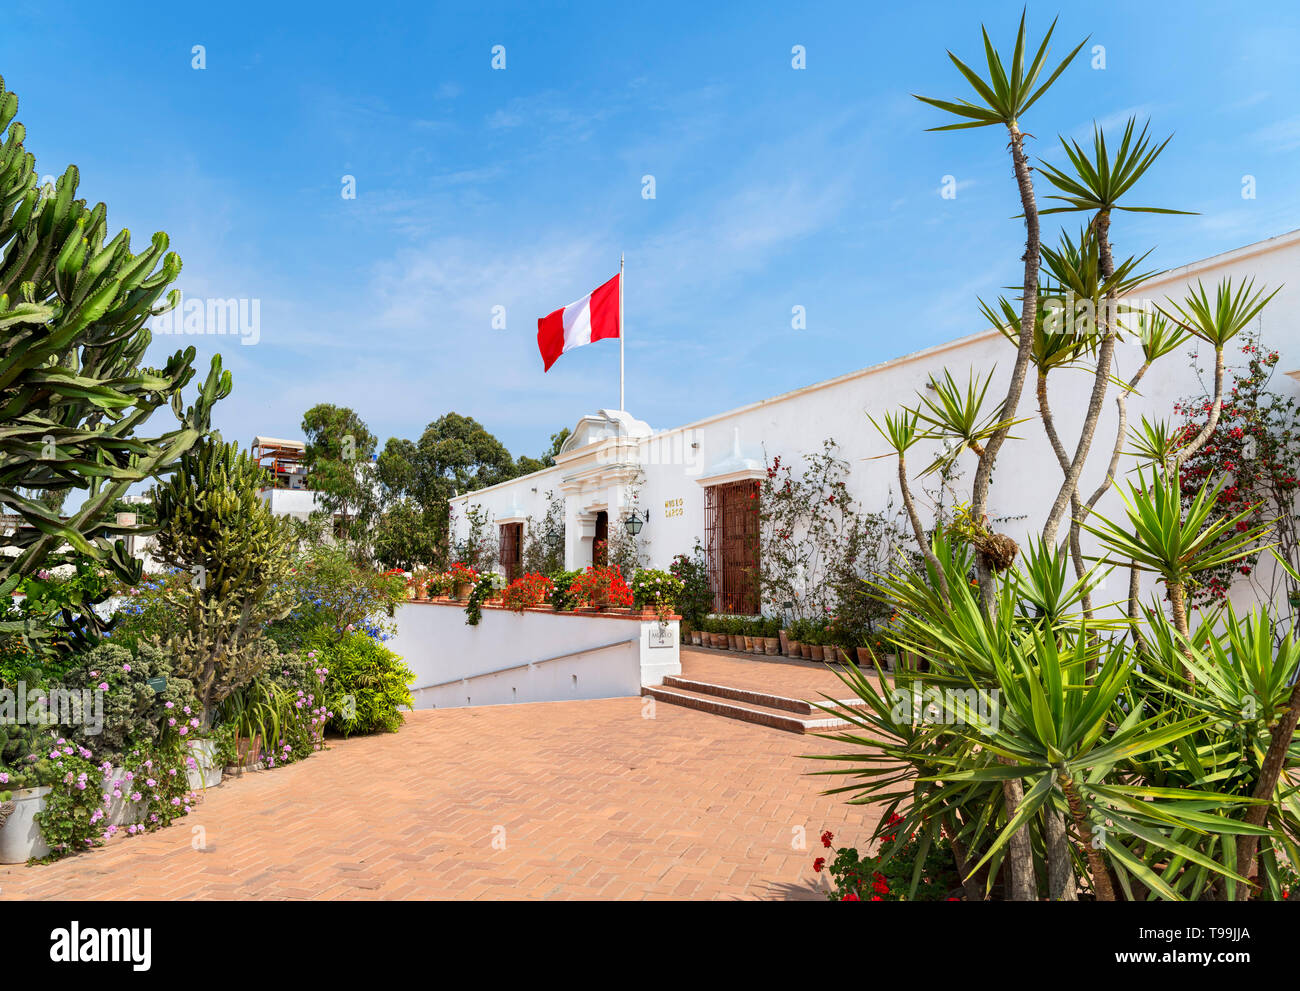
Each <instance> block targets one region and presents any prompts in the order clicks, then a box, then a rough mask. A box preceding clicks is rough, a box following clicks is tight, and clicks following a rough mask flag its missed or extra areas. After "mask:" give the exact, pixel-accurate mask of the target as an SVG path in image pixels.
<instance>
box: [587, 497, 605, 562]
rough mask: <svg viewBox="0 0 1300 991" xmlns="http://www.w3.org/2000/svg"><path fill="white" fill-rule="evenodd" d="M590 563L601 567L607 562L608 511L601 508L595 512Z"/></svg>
mask: <svg viewBox="0 0 1300 991" xmlns="http://www.w3.org/2000/svg"><path fill="white" fill-rule="evenodd" d="M591 563H592V565H593V566H602V567H603V566H604V565H606V564H608V563H609V513H607V512H605V510H603V509H602V510H601V511H600V512H599V513H597V514H596V537H595V539H594V540H592V542H591Z"/></svg>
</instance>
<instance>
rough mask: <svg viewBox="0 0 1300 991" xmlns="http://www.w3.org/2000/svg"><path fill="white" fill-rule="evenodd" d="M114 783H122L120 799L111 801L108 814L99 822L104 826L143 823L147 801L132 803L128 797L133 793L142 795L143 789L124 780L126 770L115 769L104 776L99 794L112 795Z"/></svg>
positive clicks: (147, 808) (147, 807)
mask: <svg viewBox="0 0 1300 991" xmlns="http://www.w3.org/2000/svg"><path fill="white" fill-rule="evenodd" d="M115 781H120V782H122V786H121V787H122V797H121V798H115V799H113V801H112V802H111V803H110V804H109V806H108V814H107V815H106V816H105V817H104V818H103V819H101V820H100V822H102V823H104V825H106V826H133V825H135V824H136V823H138V822H143V821H144V818H145V815H146V813H147V812H148V810H149V800H148V799H147V798H142V799H141V800H140V801H138V802H133V801H131V797H130V796H131V793H132V792H135V791H138V792H140V793H141V794H144V788H143V787H137V786H136V784H135V782H132V781H127V780H126V768H124V767H115V768H113V770H112V771H111V772H110V773H109V774H106V775H105V776H104V780H103V782H102V784H103V787H102V788H101V789H100V794H101V795H112V794H113V783H114V782H115Z"/></svg>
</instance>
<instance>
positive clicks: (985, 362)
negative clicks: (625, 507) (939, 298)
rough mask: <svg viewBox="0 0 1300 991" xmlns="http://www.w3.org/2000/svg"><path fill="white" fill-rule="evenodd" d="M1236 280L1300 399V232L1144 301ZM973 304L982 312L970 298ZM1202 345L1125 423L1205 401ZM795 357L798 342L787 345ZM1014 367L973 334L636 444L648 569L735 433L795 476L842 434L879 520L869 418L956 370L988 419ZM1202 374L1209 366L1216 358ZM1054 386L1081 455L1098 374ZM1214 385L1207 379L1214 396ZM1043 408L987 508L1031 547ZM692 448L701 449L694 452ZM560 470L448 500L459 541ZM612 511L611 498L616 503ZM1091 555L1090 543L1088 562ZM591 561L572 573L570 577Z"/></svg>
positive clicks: (1160, 376)
mask: <svg viewBox="0 0 1300 991" xmlns="http://www.w3.org/2000/svg"><path fill="white" fill-rule="evenodd" d="M1229 276H1230V277H1231V278H1232V279H1233V282H1234V286H1235V285H1237V284H1240V283H1241V282H1242V281H1243V280H1246V279H1254V280H1255V283H1256V288H1258V287H1259V286H1262V285H1266V286H1268V287H1269V290H1270V291H1271V290H1272V289H1274V288H1277V287H1278V286H1282V288H1281V291H1280V292H1278V294H1277V296H1276V297H1275V298H1274V299H1273V301H1272V302H1271V303H1270V304H1269V305H1268V306H1267V307H1266V308H1265V310H1264V312H1263V314H1262V316H1261V318H1260V319H1259V320H1258V321H1257V322H1256V325H1255V327H1256V329H1258V330H1259V331H1261V333H1262V343H1263V345H1264V346H1265V347H1270V348H1275V349H1277V350H1278V351H1279V352H1280V353H1281V361H1280V363H1279V365H1278V367H1277V369H1276V374H1275V375H1274V378H1273V381H1272V383H1271V388H1273V389H1274V390H1275V391H1278V392H1280V393H1282V394H1283V395H1295V396H1300V387H1298V386H1297V384H1296V383H1295V382H1294V381H1293V380H1291V379H1290V378H1288V377H1287V376H1286V375H1285V374H1284V373H1285V372H1288V371H1292V370H1296V369H1300V232H1295V233H1292V234H1288V235H1284V236H1282V237H1279V238H1274V239H1271V240H1269V241H1263V242H1260V243H1258V244H1255V245H1248V246H1246V247H1244V248H1240V249H1237V250H1235V251H1232V252H1228V253H1226V254H1223V255H1216V256H1214V257H1213V258H1210V259H1207V260H1205V261H1202V262H1197V263H1195V264H1193V265H1189V266H1186V267H1184V268H1179V269H1174V270H1171V271H1169V272H1166V273H1164V274H1162V275H1160V276H1158V277H1157V278H1154V279H1152V280H1150V281H1149V282H1147V283H1146V284H1145V285H1144V286H1143V287H1142V289H1141V292H1140V294H1139V295H1140V296H1142V297H1144V298H1148V299H1153V300H1155V301H1156V302H1158V303H1161V304H1165V301H1166V298H1167V297H1172V298H1173V299H1175V300H1177V301H1179V302H1181V301H1182V299H1183V297H1184V295H1185V294H1186V292H1187V291H1188V288H1189V286H1190V287H1193V288H1194V287H1195V286H1196V283H1197V281H1198V280H1200V281H1201V282H1203V283H1204V285H1205V288H1206V290H1207V292H1208V293H1209V294H1210V298H1211V301H1213V298H1214V296H1213V294H1214V290H1215V288H1216V287H1217V285H1218V284H1219V281H1220V280H1221V279H1223V278H1225V277H1229ZM971 305H972V310H974V309H975V301H974V299H972V300H971ZM863 332H864V334H874V333H879V334H882V335H883V334H888V335H889V336H890V338H891V339H894V338H896V337H897V332H896V328H888V329H886V328H864V330H863ZM1194 343H1195V342H1193V343H1189V344H1188V345H1186V346H1184V347H1182V348H1180V349H1178V350H1177V351H1175V352H1174V353H1172V354H1170V355H1167V356H1166V357H1165V358H1163V359H1161V360H1160V361H1159V362H1157V363H1156V364H1155V365H1154V366H1153V367H1152V368H1151V370H1150V371H1149V372H1148V373H1147V375H1146V378H1145V379H1144V380H1143V382H1142V384H1141V386H1140V387H1139V388H1140V391H1141V394H1140V395H1137V396H1134V397H1132V398H1131V399H1130V401H1129V423H1130V424H1140V423H1141V418H1142V416H1144V415H1145V416H1146V417H1147V418H1148V419H1152V420H1155V419H1165V420H1168V421H1170V422H1171V423H1174V422H1177V418H1176V417H1175V416H1174V414H1173V406H1174V403H1175V402H1177V401H1178V400H1179V399H1182V398H1185V397H1189V396H1192V395H1196V394H1199V393H1201V392H1202V391H1203V388H1204V387H1203V386H1202V385H1201V383H1200V382H1199V381H1198V380H1197V377H1196V375H1195V374H1194V372H1193V370H1192V367H1191V363H1190V361H1189V357H1188V356H1189V353H1190V352H1191V350H1192V348H1193V344H1194ZM791 346H799V345H798V344H797V342H792V343H791ZM1226 357H1227V358H1228V360H1229V362H1230V364H1234V365H1239V364H1240V363H1241V362H1240V358H1241V357H1242V356H1241V354H1240V351H1239V350H1238V349H1237V345H1236V344H1233V345H1229V348H1228V350H1227V351H1226ZM1014 359H1015V352H1014V349H1013V346H1012V345H1011V344H1010V343H1009V342H1008V341H1007V340H1006V339H1005V338H1003V337H1002V336H1001V335H1000V334H997V333H996V332H990V333H985V334H981V335H974V336H971V337H966V338H962V339H960V340H957V341H954V342H951V343H949V344H947V345H942V346H939V347H936V348H931V349H929V350H927V351H923V352H918V353H916V354H913V355H909V356H906V357H904V358H900V359H897V360H895V361H892V362H889V363H887V364H885V365H881V366H877V367H875V368H870V369H865V370H863V371H860V372H852V373H849V374H846V375H844V376H842V377H840V378H838V379H832V380H830V381H828V382H823V383H819V384H816V385H812V386H809V387H807V388H804V389H801V390H798V391H796V392H793V393H788V394H786V395H784V396H778V397H776V398H773V399H769V400H764V401H763V402H760V403H756V404H754V405H751V406H748V407H744V408H741V409H739V410H733V411H731V412H728V413H721V414H719V415H717V416H715V417H711V418H708V419H705V420H701V421H697V422H696V423H695V424H691V425H688V426H685V427H680V428H676V429H673V430H668V431H663V432H660V433H657V434H655V435H654V436H653V437H651V438H650V439H649V440H648V441H643V442H642V443H641V444H640V461H641V464H642V467H643V470H644V473H645V484H644V487H643V489H642V492H641V500H640V507H641V511H642V515H645V510H648V512H649V523H648V525H647V526H646V528H645V530H644V531H643V533H642V538H643V544H644V547H645V550H646V552H647V553H648V556H649V558H650V562H651V565H652V566H654V567H659V568H664V567H667V565H668V563H669V562H670V561H671V560H672V557H673V555H675V554H679V553H687V552H689V551H690V549H691V547H692V546H693V545H694V543H695V541H696V539H697V538H702V537H703V532H704V492H703V489H702V487H701V485H700V484H699V483H698V481H697V479H699V478H701V477H702V476H704V475H707V474H708V473H709V472H710V469H711V467H712V466H714V465H719V464H721V463H722V462H725V461H726V460H727V459H729V458H730V456H731V455H732V452H733V445H734V443H735V438H736V432H737V431H739V440H740V449H741V454H742V455H743V456H744V457H748V458H753V459H756V460H758V461H759V462H763V461H764V460H765V459H767V460H770V459H771V458H772V457H774V456H777V455H779V456H780V457H781V459H782V461H783V462H791V461H795V462H796V470H797V463H798V461H799V459H800V457H801V456H802V455H803V454H804V453H807V452H811V451H814V450H818V449H819V448H820V446H821V443H822V441H823V440H824V439H825V438H827V437H833V438H834V439H835V440H836V441H837V442H838V444H839V454H840V456H841V457H843V458H844V459H845V460H846V461H848V462H849V464H850V465H851V468H852V479H851V480H850V482H849V487H850V491H851V492H852V494H853V495H854V496H855V498H857V499H858V500H859V508H864V509H866V510H868V511H874V510H882V509H884V507H885V505H886V504H887V503H888V501H889V500H890V498H891V496H892V498H893V500H894V503H895V506H896V507H897V505H898V494H897V481H898V480H897V468H896V462H895V461H894V460H893V459H892V458H890V457H886V458H882V459H880V460H874V459H876V458H877V457H878V456H879V455H884V454H888V449H887V447H886V445H885V443H884V441H883V439H882V438H881V437H880V436H879V435H878V434H877V433H876V431H875V429H874V428H873V427H872V426H871V424H870V423H869V422H868V421H867V418H866V415H865V414H866V412H870V413H871V414H872V415H874V416H876V418H877V419H879V416H880V414H881V413H883V412H885V411H886V410H896V409H897V408H898V407H899V406H901V405H903V404H909V405H914V404H915V403H916V401H917V400H916V395H917V392H918V390H924V389H925V385H926V382H927V379H928V376H930V375H931V374H934V375H938V374H940V373H941V372H942V370H943V369H944V368H947V369H949V370H950V371H951V372H952V374H953V376H954V377H955V378H956V379H957V380H958V382H959V383H961V384H962V385H964V384H965V382H966V379H967V376H968V374H969V372H970V371H971V370H972V369H974V370H975V371H976V372H977V373H978V374H981V375H982V374H986V373H987V372H988V371H989V370H991V369H995V371H994V376H993V383H992V385H991V386H990V388H989V392H988V401H987V404H986V409H989V408H992V407H993V406H994V405H995V404H996V402H997V401H998V399H1000V398H1001V397H1002V396H1003V395H1005V390H1006V381H1007V377H1008V376H1009V375H1010V370H1011V367H1012V364H1013V362H1014ZM773 360H779V356H778V355H774V356H773ZM1116 362H1117V366H1118V371H1119V372H1120V373H1121V374H1122V375H1123V377H1124V378H1125V379H1127V378H1128V377H1129V376H1130V375H1131V374H1132V372H1133V371H1134V370H1135V369H1136V368H1137V367H1138V365H1139V364H1140V363H1141V350H1140V348H1139V347H1138V346H1137V345H1136V344H1135V343H1133V342H1131V341H1130V342H1126V343H1122V344H1120V345H1119V347H1118V348H1117V356H1116ZM1201 364H1202V365H1203V366H1204V367H1208V368H1212V365H1213V361H1212V353H1211V354H1210V355H1209V357H1208V359H1207V360H1203V361H1202V362H1201ZM1049 382H1050V394H1049V402H1051V404H1052V410H1053V413H1054V415H1055V416H1056V419H1057V424H1058V429H1059V430H1060V431H1061V434H1062V437H1063V438H1065V443H1066V446H1067V448H1068V449H1070V450H1071V451H1072V450H1073V447H1074V443H1075V439H1077V437H1078V432H1079V427H1080V425H1081V422H1082V418H1083V414H1084V412H1085V410H1086V407H1087V402H1088V394H1089V391H1090V389H1091V387H1092V375H1091V373H1090V372H1088V371H1084V370H1069V369H1067V370H1062V371H1057V372H1053V373H1052V375H1051V378H1050V379H1049ZM1211 386H1212V383H1211V382H1210V381H1208V380H1207V382H1206V387H1211ZM1114 395H1115V389H1114V388H1112V389H1111V391H1110V393H1109V394H1108V398H1107V403H1106V407H1105V410H1104V412H1103V415H1102V418H1101V422H1100V424H1099V426H1098V431H1097V437H1096V441H1095V443H1094V446H1093V451H1092V455H1091V457H1090V459H1089V461H1088V464H1087V468H1086V470H1085V471H1084V475H1083V479H1082V485H1081V489H1082V491H1084V492H1085V493H1090V492H1091V491H1092V489H1094V488H1095V487H1096V485H1097V484H1098V483H1099V482H1100V481H1101V479H1102V478H1103V477H1104V476H1105V469H1106V464H1107V462H1108V461H1109V458H1110V451H1111V447H1112V445H1113V443H1114V439H1115V428H1116V423H1117V416H1116V411H1115V404H1114ZM1037 407H1038V403H1037V400H1036V398H1035V395H1034V382H1033V374H1032V370H1031V375H1030V380H1029V381H1028V382H1027V383H1026V387H1025V391H1024V393H1023V395H1022V397H1021V404H1020V409H1019V411H1018V413H1019V415H1020V416H1029V417H1032V419H1030V420H1029V421H1028V422H1026V423H1024V424H1023V425H1021V426H1020V427H1018V428H1016V429H1015V430H1013V431H1012V433H1013V435H1015V436H1018V437H1019V438H1020V439H1019V440H1011V441H1008V443H1007V444H1006V445H1005V446H1004V447H1003V449H1002V453H1001V456H1000V457H999V460H998V464H997V469H996V472H995V475H994V479H993V484H992V487H991V490H990V498H989V516H990V519H999V518H1001V519H1003V520H1004V521H1003V522H1001V523H999V524H998V529H1000V530H1002V531H1003V532H1006V533H1009V534H1010V535H1011V536H1012V537H1014V538H1015V539H1016V540H1017V541H1018V542H1020V543H1022V544H1023V543H1024V542H1025V539H1026V538H1027V537H1028V536H1030V535H1033V534H1037V533H1039V532H1041V530H1042V525H1043V522H1044V520H1045V518H1046V514H1047V511H1048V509H1049V507H1050V505H1051V503H1052V500H1053V499H1054V498H1055V495H1056V492H1057V489H1058V487H1059V485H1060V481H1061V472H1060V469H1059V467H1058V466H1057V463H1056V458H1055V455H1054V454H1053V453H1052V451H1051V448H1050V446H1049V444H1048V442H1047V439H1046V437H1045V435H1044V432H1043V428H1042V424H1041V422H1040V421H1039V420H1038V418H1037V416H1036V413H1037ZM692 444H698V445H699V447H698V448H693V447H692V446H691V445H692ZM928 453H929V452H925V451H921V450H920V449H919V448H918V449H914V451H913V452H912V453H911V455H910V456H909V462H910V463H911V465H912V467H913V469H914V470H913V477H914V481H913V488H914V490H916V492H917V495H918V497H919V495H920V493H919V488H920V485H921V483H920V482H919V481H917V480H915V474H916V472H918V471H919V470H920V469H921V468H923V467H924V466H925V464H927V463H928V457H927V456H926V455H927V454H928ZM1132 466H1133V462H1132V460H1131V459H1126V460H1125V462H1124V463H1123V464H1122V468H1121V470H1122V471H1128V470H1129V469H1131V468H1132ZM962 468H963V469H964V471H965V475H964V477H963V478H962V479H961V481H960V482H959V483H958V486H957V490H958V492H959V493H963V498H964V499H968V498H969V492H970V484H971V479H972V476H973V472H974V457H973V456H972V455H969V454H967V455H965V456H963V462H962ZM565 473H566V470H565V467H564V466H563V465H561V466H557V467H556V468H552V469H548V470H547V471H545V472H539V473H537V474H535V475H530V476H526V477H524V478H521V479H516V480H514V481H512V482H507V483H504V484H502V485H499V486H494V487H493V488H490V489H484V490H481V491H478V492H473V493H470V494H468V495H467V496H464V497H461V498H460V499H458V500H453V506H454V507H456V512H457V516H458V522H460V523H461V528H460V532H461V535H462V536H463V533H464V527H463V521H464V506H465V505H467V504H474V503H478V504H480V505H482V506H483V507H484V508H485V509H487V510H488V511H489V512H490V513H491V514H492V515H493V517H494V518H501V517H508V516H514V517H516V518H518V517H520V516H523V515H532V516H534V518H540V517H541V516H542V515H543V514H544V512H545V509H546V503H545V493H546V492H547V491H548V490H553V491H555V493H556V495H557V497H561V498H562V497H563V493H561V491H560V485H561V482H562V480H563V478H564V476H565ZM534 489H536V491H533V490H534ZM610 491H613V489H612V488H611V489H610ZM582 498H584V496H573V495H570V496H569V499H570V503H571V504H572V503H573V502H574V501H575V499H576V500H579V501H580V500H581V499H582ZM679 498H680V499H681V500H682V511H681V512H680V515H672V513H673V512H675V510H674V509H671V508H670V507H669V506H668V505H667V504H669V503H672V502H673V501H674V500H676V499H679ZM608 501H610V502H612V501H613V500H612V498H610V499H609V500H608ZM577 509H581V507H577ZM574 511H575V507H574V506H573V505H570V513H569V519H570V520H571V519H572V513H573V512H574ZM1121 511H1122V505H1121V503H1120V501H1119V499H1118V498H1117V497H1116V495H1115V493H1114V492H1113V491H1112V492H1111V493H1109V494H1108V495H1107V496H1106V497H1105V498H1104V499H1103V500H1102V501H1101V503H1100V504H1099V506H1098V512H1100V513H1102V514H1105V515H1108V516H1115V515H1117V514H1119V513H1120V512H1121ZM609 515H610V525H611V526H615V525H618V523H617V520H618V518H619V511H618V510H616V509H614V508H611V510H610V513H609ZM1093 546H1094V545H1093V544H1092V543H1091V542H1090V541H1089V538H1088V537H1087V535H1085V554H1086V553H1089V551H1090V549H1092V548H1093ZM587 563H589V562H588V561H570V562H569V564H570V567H580V566H584V565H586V564H587ZM1260 563H1261V568H1260V569H1259V573H1258V574H1257V575H1256V576H1254V578H1256V579H1260V578H1267V576H1268V573H1269V572H1270V571H1271V567H1270V566H1269V564H1268V563H1267V562H1266V561H1265V560H1263V559H1261V562H1260ZM1127 584H1128V583H1127V575H1118V574H1115V575H1112V576H1111V578H1110V581H1109V584H1108V593H1109V594H1110V595H1111V596H1112V597H1114V598H1117V599H1118V598H1124V597H1126V595H1127ZM1259 587H1261V586H1260V585H1259V584H1255V585H1254V587H1253V588H1252V582H1249V581H1246V580H1240V581H1238V582H1237V584H1236V586H1234V594H1233V598H1234V600H1236V601H1238V602H1249V601H1251V600H1252V599H1253V598H1254V597H1255V595H1256V590H1257V589H1258V588H1259ZM1153 589H1154V585H1153V583H1152V582H1151V581H1150V580H1148V581H1146V582H1145V583H1144V592H1143V596H1144V598H1147V597H1148V596H1149V594H1150V592H1151V591H1152V590H1153Z"/></svg>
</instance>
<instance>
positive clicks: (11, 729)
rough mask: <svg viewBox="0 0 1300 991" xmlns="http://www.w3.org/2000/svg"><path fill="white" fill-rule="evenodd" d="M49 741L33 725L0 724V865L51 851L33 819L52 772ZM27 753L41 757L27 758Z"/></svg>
mask: <svg viewBox="0 0 1300 991" xmlns="http://www.w3.org/2000/svg"><path fill="white" fill-rule="evenodd" d="M49 742H50V741H49V739H48V738H43V739H38V731H37V730H36V728H35V727H32V726H27V725H25V724H17V725H8V726H0V864H25V863H27V861H28V860H29V859H31V858H32V857H44V856H46V855H47V854H49V852H50V847H49V844H48V843H46V842H45V837H44V836H42V835H41V827H40V823H39V821H38V820H37V818H36V813H38V812H40V811H42V810H43V809H44V808H45V802H46V798H47V796H48V795H49V794H50V790H51V788H50V782H51V780H52V775H53V773H54V768H53V765H52V764H51V762H50V761H49V760H48V759H47V758H46V757H45V750H46V749H48V747H49ZM29 754H30V755H32V756H39V757H40V758H41V759H40V760H37V761H29V760H28V755H29Z"/></svg>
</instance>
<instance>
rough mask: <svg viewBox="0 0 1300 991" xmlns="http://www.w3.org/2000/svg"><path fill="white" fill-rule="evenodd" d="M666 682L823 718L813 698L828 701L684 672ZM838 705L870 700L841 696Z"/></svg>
mask: <svg viewBox="0 0 1300 991" xmlns="http://www.w3.org/2000/svg"><path fill="white" fill-rule="evenodd" d="M664 685H666V686H667V687H669V688H680V689H682V690H683V691H686V692H692V693H695V694H698V695H714V696H716V697H718V698H722V699H727V700H729V701H732V702H741V703H744V704H746V705H754V706H758V707H760V708H765V709H781V710H783V711H785V712H794V713H797V714H799V715H801V716H810V715H815V716H817V717H819V718H822V717H825V716H826V714H825V713H824V712H823V711H822V710H821V709H819V708H817V706H815V705H813V704H812V703H813V702H821V703H823V704H826V700H825V699H822V698H817V699H813V700H812V702H810V701H807V700H805V699H793V698H786V697H785V696H783V695H774V694H772V693H771V692H761V691H757V690H755V689H752V688H734V687H732V686H730V685H717V684H711V683H710V682H707V681H699V680H698V679H695V678H687V677H685V676H683V675H680V674H670V675H668V676H667V677H666V678H664ZM832 704H833V705H834V707H835V708H840V709H844V708H855V709H860V708H862V707H863V706H864V705H865V704H866V703H864V702H863V701H862V700H861V699H858V698H852V699H839V700H837V701H836V702H834V703H832Z"/></svg>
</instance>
